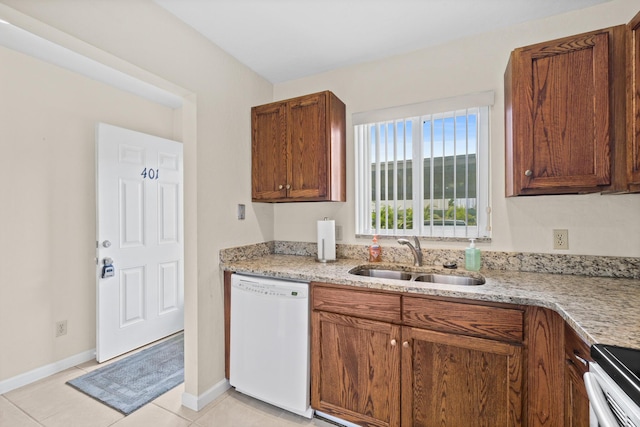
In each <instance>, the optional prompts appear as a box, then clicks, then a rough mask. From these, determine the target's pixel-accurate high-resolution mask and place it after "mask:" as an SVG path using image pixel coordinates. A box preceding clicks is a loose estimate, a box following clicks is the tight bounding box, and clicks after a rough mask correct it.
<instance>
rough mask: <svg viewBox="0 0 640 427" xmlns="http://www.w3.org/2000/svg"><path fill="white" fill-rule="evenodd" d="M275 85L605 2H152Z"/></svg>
mask: <svg viewBox="0 0 640 427" xmlns="http://www.w3.org/2000/svg"><path fill="white" fill-rule="evenodd" d="M154 1H155V2H156V3H158V4H159V5H160V6H162V7H164V8H165V9H167V10H168V11H169V12H171V13H172V14H174V15H175V16H176V17H178V18H179V19H181V20H182V21H184V22H185V23H187V24H188V25H190V26H191V27H193V28H195V29H196V30H197V31H199V32H200V33H202V34H203V35H204V36H206V37H207V38H208V39H210V40H211V41H212V42H214V43H215V44H216V45H218V46H220V47H221V48H222V49H224V50H225V51H227V52H228V53H230V54H231V55H233V56H234V57H235V58H237V59H238V60H239V61H240V62H242V63H243V64H245V65H247V66H248V67H249V68H251V69H253V70H254V71H256V72H257V73H258V74H260V75H261V76H263V77H264V78H266V79H267V80H269V81H271V82H272V83H279V82H284V81H288V80H293V79H297V78H300V77H304V76H308V75H312V74H317V73H321V72H324V71H329V70H333V69H336V68H340V67H344V66H347V65H352V64H357V63H362V62H367V61H372V60H376V59H380V58H385V57H389V56H393V55H398V54H402V53H407V52H410V51H413V50H417V49H421V48H424V47H427V46H432V45H436V44H441V43H445V42H447V41H450V40H454V39H458V38H462V37H466V36H470V35H473V34H479V33H482V32H487V31H491V30H494V29H497V28H502V27H507V26H510V25H514V24H517V23H521V22H525V21H528V20H535V19H539V18H543V17H547V16H552V15H556V14H560V13H564V12H567V11H569V10H574V9H581V8H585V7H589V6H592V5H595V4H597V3H603V2H606V1H609V0H154Z"/></svg>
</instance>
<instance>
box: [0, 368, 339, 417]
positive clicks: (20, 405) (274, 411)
mask: <svg viewBox="0 0 640 427" xmlns="http://www.w3.org/2000/svg"><path fill="white" fill-rule="evenodd" d="M97 367H99V366H98V365H97V363H96V362H88V363H85V364H82V365H78V366H76V367H74V368H71V369H67V370H66V371H63V372H59V373H58V374H55V375H52V376H50V377H48V378H45V379H43V380H40V381H37V382H35V383H33V384H29V385H26V386H24V387H21V388H19V389H16V390H13V391H10V392H8V393H6V394H3V395H0V427H39V426H47V427H107V426H113V427H146V426H150V427H301V426H302V427H335V426H333V425H332V424H330V423H327V422H324V421H322V420H319V419H312V420H309V419H306V418H303V417H300V416H297V415H295V414H292V413H290V412H287V411H283V410H282V409H280V408H276V407H274V406H271V405H268V404H266V403H263V402H260V401H258V400H255V399H252V398H250V397H248V396H245V395H242V394H240V393H238V392H236V391H234V390H233V389H231V390H229V391H227V392H226V393H225V394H223V395H222V396H220V397H219V398H218V399H216V400H215V401H214V402H211V403H210V404H209V405H207V406H206V407H205V408H203V409H202V410H200V411H199V412H195V411H192V410H190V409H187V408H185V407H183V406H182V404H181V399H182V393H183V392H184V384H181V385H179V386H178V387H176V388H174V389H173V390H170V391H168V392H167V393H165V394H164V395H162V396H160V397H158V398H157V399H156V400H154V401H153V402H150V403H149V404H147V405H145V406H143V407H142V408H140V409H138V410H137V411H135V412H133V413H132V414H130V415H129V416H126V417H125V416H124V415H122V414H121V413H120V412H118V411H116V410H114V409H111V408H110V407H108V406H106V405H103V404H102V403H100V402H98V401H96V400H94V399H92V398H91V397H88V396H87V395H85V394H84V393H82V392H80V391H77V390H76V389H74V388H72V387H71V386H69V385H67V384H65V383H66V382H67V381H68V380H70V379H72V378H75V377H78V376H80V375H83V374H85V373H86V372H89V371H91V370H93V369H96V368H97Z"/></svg>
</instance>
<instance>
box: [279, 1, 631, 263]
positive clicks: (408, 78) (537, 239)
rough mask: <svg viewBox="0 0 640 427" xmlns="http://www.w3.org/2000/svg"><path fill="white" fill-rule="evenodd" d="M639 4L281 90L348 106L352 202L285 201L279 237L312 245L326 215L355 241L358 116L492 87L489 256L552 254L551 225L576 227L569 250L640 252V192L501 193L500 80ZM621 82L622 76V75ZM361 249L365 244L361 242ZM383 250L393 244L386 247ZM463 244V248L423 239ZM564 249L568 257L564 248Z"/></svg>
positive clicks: (610, 6) (620, 4)
mask: <svg viewBox="0 0 640 427" xmlns="http://www.w3.org/2000/svg"><path fill="white" fill-rule="evenodd" d="M638 8H639V6H638V3H637V2H635V1H633V0H614V1H612V2H609V3H604V4H602V5H599V6H596V7H592V8H588V9H583V10H581V11H577V12H572V13H569V14H566V15H562V16H558V17H553V18H549V19H544V20H541V21H536V22H532V23H527V24H522V25H518V26H515V27H511V28H508V29H503V30H500V31H496V32H493V33H488V34H482V35H479V36H475V37H470V38H465V39H462V40H458V41H454V42H451V43H448V44H446V45H444V46H437V47H433V48H428V49H424V50H421V51H417V52H414V53H411V54H407V55H401V56H397V57H393V58H389V59H386V60H381V61H376V62H372V63H367V64H363V65H356V66H352V67H349V68H344V69H341V70H337V71H333V72H328V73H324V74H320V75H316V76H311V77H308V78H303V79H300V80H296V81H290V82H285V83H282V84H277V85H275V92H274V95H275V99H284V98H289V97H291V96H297V95H300V94H304V93H309V92H315V91H320V90H326V89H329V90H332V91H333V92H334V93H335V94H336V95H337V96H338V97H339V98H341V99H342V100H343V101H344V102H345V103H346V105H347V165H348V169H347V200H348V201H347V202H346V203H335V204H330V203H323V204H312V203H307V204H296V205H293V204H289V205H285V204H281V205H277V206H276V207H275V237H276V239H277V240H292V241H315V238H316V237H315V233H316V231H315V221H316V220H318V219H322V217H325V216H328V217H330V218H333V219H335V220H336V224H338V225H342V226H343V229H344V242H349V243H355V242H358V240H357V239H355V237H354V236H355V230H354V227H355V224H354V221H355V220H354V174H353V167H352V165H353V164H354V154H353V151H354V149H353V130H352V127H351V122H350V121H351V114H353V113H356V112H361V111H368V110H374V109H378V108H384V107H391V106H396V105H404V104H411V103H415V102H421V101H426V100H431V99H439V98H446V97H451V96H455V95H459V94H465V93H472V92H479V91H485V90H494V91H495V93H496V103H495V106H494V108H493V110H492V112H491V114H492V116H491V139H492V140H491V150H492V154H491V181H492V186H491V192H492V209H493V217H492V220H493V221H492V223H493V239H492V243H491V244H487V245H479V246H480V247H481V248H483V249H486V250H498V251H524V252H554V250H553V248H552V229H554V228H566V229H568V230H569V243H570V250H569V251H568V252H569V253H573V254H591V255H616V256H634V257H638V256H640V239H639V238H638V236H640V221H638V215H639V214H640V194H637V195H625V196H601V195H573V196H538V197H529V198H525V197H523V198H510V199H505V197H504V117H503V115H504V102H503V98H504V90H503V74H504V70H505V67H506V65H507V61H508V58H509V53H510V52H511V51H512V50H513V49H514V48H516V47H519V46H525V45H528V44H532V43H537V42H542V41H545V40H551V39H554V38H558V37H564V36H569V35H572V34H578V33H581V32H586V31H591V30H596V29H599V28H604V27H608V26H613V25H618V24H625V23H627V22H628V21H629V20H630V19H631V18H632V17H633V16H634V15H635V14H636V12H637V11H638ZM621 78H622V77H621ZM360 243H365V241H364V240H361V241H360ZM382 243H383V245H384V244H389V245H390V244H393V242H391V241H383V242H382ZM423 246H424V247H426V248H429V247H451V248H463V247H465V246H467V245H466V244H464V243H458V244H453V243H450V244H438V243H429V242H427V243H425V244H424V245H423ZM558 252H559V253H567V251H558Z"/></svg>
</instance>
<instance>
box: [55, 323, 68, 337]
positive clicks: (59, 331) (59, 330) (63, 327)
mask: <svg viewBox="0 0 640 427" xmlns="http://www.w3.org/2000/svg"><path fill="white" fill-rule="evenodd" d="M63 335H67V321H66V320H61V321H59V322H56V337H61V336H63Z"/></svg>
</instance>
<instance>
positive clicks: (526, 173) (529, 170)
mask: <svg viewBox="0 0 640 427" xmlns="http://www.w3.org/2000/svg"><path fill="white" fill-rule="evenodd" d="M531 175H533V172H532V171H531V169H527V170H526V171H524V176H531Z"/></svg>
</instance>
